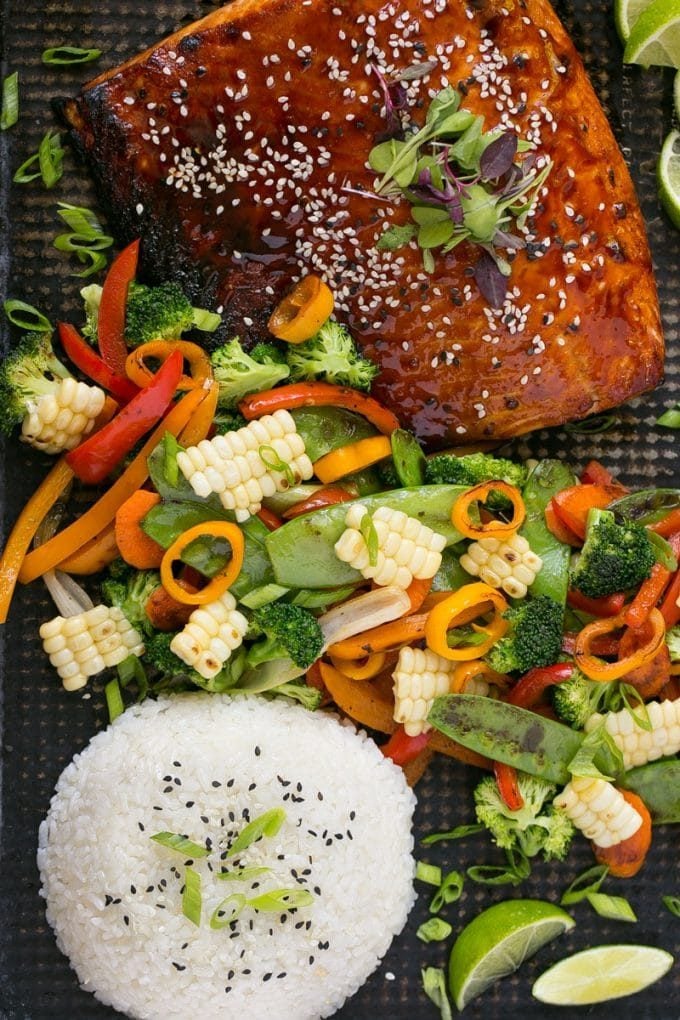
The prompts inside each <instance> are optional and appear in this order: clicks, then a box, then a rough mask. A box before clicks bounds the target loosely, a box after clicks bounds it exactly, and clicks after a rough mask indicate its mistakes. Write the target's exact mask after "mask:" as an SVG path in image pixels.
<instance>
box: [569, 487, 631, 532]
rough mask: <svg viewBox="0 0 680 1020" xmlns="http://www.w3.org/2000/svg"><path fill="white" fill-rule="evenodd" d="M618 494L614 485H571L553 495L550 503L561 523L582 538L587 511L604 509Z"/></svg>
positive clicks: (618, 489) (619, 491) (619, 493)
mask: <svg viewBox="0 0 680 1020" xmlns="http://www.w3.org/2000/svg"><path fill="white" fill-rule="evenodd" d="M620 495H621V490H620V488H619V487H618V486H615V485H571V486H569V488H567V489H562V491H561V492H558V493H556V494H555V495H554V496H553V498H552V505H553V508H554V510H555V513H556V514H557V516H558V517H559V518H560V520H561V521H562V523H563V524H565V525H566V526H567V528H569V530H570V531H573V533H574V534H575V535H578V537H579V538H580V539H584V538H585V537H586V521H587V519H588V513H589V511H590V510H594V509H598V510H604V509H605V508H606V507H608V506H609V504H610V503H613V502H614V500H615V499H618V498H619V496H620Z"/></svg>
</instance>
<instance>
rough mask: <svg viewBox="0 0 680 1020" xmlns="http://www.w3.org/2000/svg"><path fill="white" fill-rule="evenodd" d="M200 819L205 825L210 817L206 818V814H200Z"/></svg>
mask: <svg viewBox="0 0 680 1020" xmlns="http://www.w3.org/2000/svg"><path fill="white" fill-rule="evenodd" d="M201 821H202V822H203V823H204V824H205V825H207V824H208V822H209V821H210V819H209V818H208V816H207V815H201Z"/></svg>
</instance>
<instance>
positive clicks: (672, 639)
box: [666, 626, 680, 662]
mask: <svg viewBox="0 0 680 1020" xmlns="http://www.w3.org/2000/svg"><path fill="white" fill-rule="evenodd" d="M666 644H667V645H668V651H669V653H670V657H671V662H679V661H680V626H677V627H672V628H671V629H670V630H667V631H666Z"/></svg>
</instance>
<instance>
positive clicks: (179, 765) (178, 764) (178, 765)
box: [172, 761, 182, 769]
mask: <svg viewBox="0 0 680 1020" xmlns="http://www.w3.org/2000/svg"><path fill="white" fill-rule="evenodd" d="M172 764H173V765H174V766H175V768H176V769H181V767H182V763H181V761H173V763H172Z"/></svg>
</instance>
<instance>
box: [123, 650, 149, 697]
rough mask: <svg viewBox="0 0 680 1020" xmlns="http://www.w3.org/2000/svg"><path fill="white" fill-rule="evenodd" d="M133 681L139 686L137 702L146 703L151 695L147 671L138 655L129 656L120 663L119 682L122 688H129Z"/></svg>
mask: <svg viewBox="0 0 680 1020" xmlns="http://www.w3.org/2000/svg"><path fill="white" fill-rule="evenodd" d="M133 680H134V681H135V683H136V684H137V701H144V698H145V697H146V696H147V694H148V693H149V681H148V680H147V677H146V670H145V669H144V666H143V665H142V663H141V662H140V660H139V658H138V657H137V656H136V655H128V657H127V659H123V661H122V662H119V663H118V681H119V683H120V686H121V687H127V686H128V684H130V683H131V682H132V681H133Z"/></svg>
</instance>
